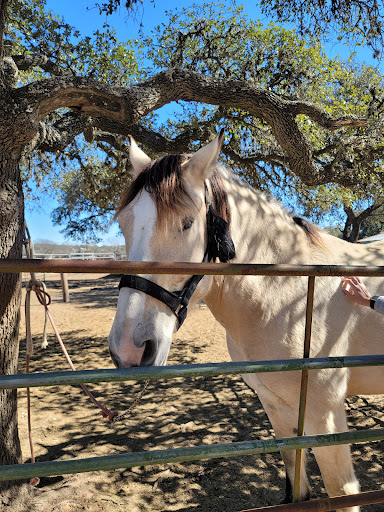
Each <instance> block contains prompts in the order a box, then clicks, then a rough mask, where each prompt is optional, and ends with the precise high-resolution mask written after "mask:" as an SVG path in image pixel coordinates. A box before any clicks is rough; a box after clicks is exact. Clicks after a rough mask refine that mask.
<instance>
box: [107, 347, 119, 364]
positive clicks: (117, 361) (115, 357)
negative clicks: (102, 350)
mask: <svg viewBox="0 0 384 512" xmlns="http://www.w3.org/2000/svg"><path fill="white" fill-rule="evenodd" d="M109 355H110V356H111V359H112V362H113V364H114V365H115V366H116V368H121V365H120V360H119V358H118V357H117V356H116V354H114V353H113V352H112V350H109Z"/></svg>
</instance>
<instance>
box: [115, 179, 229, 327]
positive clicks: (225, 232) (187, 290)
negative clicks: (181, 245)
mask: <svg viewBox="0 0 384 512" xmlns="http://www.w3.org/2000/svg"><path fill="white" fill-rule="evenodd" d="M205 203H206V205H207V248H206V250H205V254H204V258H203V263H206V262H209V261H212V260H215V259H216V258H219V259H220V261H221V262H223V263H226V262H227V261H229V260H231V259H233V258H235V256H236V253H235V246H234V243H233V240H232V238H231V235H230V233H229V226H228V223H227V222H226V221H225V220H224V219H223V218H222V217H219V215H218V214H217V213H216V211H215V210H214V208H213V206H212V204H211V202H210V200H209V194H208V189H207V187H205ZM203 277H204V275H194V276H192V277H191V278H190V279H189V280H188V281H187V282H186V283H185V286H184V287H183V289H182V290H179V291H175V292H169V291H168V290H166V289H165V288H163V287H162V286H160V285H158V284H156V283H154V282H152V281H150V280H149V279H146V278H145V277H140V276H138V275H135V274H134V275H132V274H125V275H123V276H122V277H121V279H120V283H119V290H120V289H121V288H132V289H134V290H138V291H140V292H144V293H146V294H147V295H150V296H151V297H154V298H155V299H157V300H159V301H160V302H162V303H163V304H165V305H166V306H168V307H169V308H170V310H171V311H172V312H173V313H174V314H175V315H176V318H177V320H178V327H177V329H180V327H181V325H182V324H183V322H184V320H185V318H186V316H187V312H188V309H187V308H188V304H189V301H190V299H191V297H192V295H193V293H194V291H195V290H196V288H197V285H198V284H199V283H200V281H201V280H202V279H203Z"/></svg>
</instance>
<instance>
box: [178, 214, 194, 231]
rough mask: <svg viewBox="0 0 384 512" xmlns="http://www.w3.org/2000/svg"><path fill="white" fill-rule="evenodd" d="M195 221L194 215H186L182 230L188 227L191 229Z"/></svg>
mask: <svg viewBox="0 0 384 512" xmlns="http://www.w3.org/2000/svg"><path fill="white" fill-rule="evenodd" d="M193 221H194V218H193V217H184V219H183V220H182V222H181V228H182V231H187V230H188V229H190V227H191V226H192V224H193Z"/></svg>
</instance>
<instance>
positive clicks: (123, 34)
mask: <svg viewBox="0 0 384 512" xmlns="http://www.w3.org/2000/svg"><path fill="white" fill-rule="evenodd" d="M192 3H196V4H203V3H204V1H203V0H197V1H195V2H192V1H191V2H183V1H181V0H155V3H152V2H149V0H144V4H143V6H142V7H139V8H138V11H137V13H136V15H135V16H133V17H131V16H130V17H129V16H127V13H126V11H125V9H124V8H121V10H120V12H118V13H116V14H114V15H113V16H111V17H108V23H109V24H110V25H111V26H113V28H114V29H115V30H116V32H117V34H118V37H119V39H120V40H124V39H134V38H135V37H138V36H139V29H140V23H142V25H143V27H144V29H143V30H144V32H145V33H148V32H150V30H151V29H152V28H153V27H155V26H157V25H159V24H160V23H162V22H165V21H166V15H165V11H167V10H175V9H177V8H179V9H180V8H183V7H187V6H188V5H191V4H192ZM239 3H240V2H239ZM94 4H95V0H66V1H65V2H63V1H62V0H47V6H48V8H49V9H51V10H52V11H53V12H55V13H57V14H59V15H61V16H63V17H64V18H65V20H66V22H67V23H70V24H71V25H73V26H75V27H76V28H77V29H79V30H80V32H81V33H82V35H91V34H92V32H93V31H94V30H96V29H98V28H99V29H100V28H101V27H102V25H103V21H104V20H105V19H106V17H105V15H100V14H99V10H98V8H97V7H94ZM122 4H124V2H122ZM87 8H88V9H87ZM244 12H245V13H246V14H248V15H249V16H250V17H251V18H253V19H261V20H262V21H263V22H264V23H265V24H268V22H269V20H268V19H266V18H265V17H263V16H262V15H261V13H260V10H259V9H258V7H257V2H256V0H255V1H252V0H247V2H244ZM326 51H327V54H328V55H329V56H335V55H337V54H341V55H342V56H343V57H344V58H348V57H349V55H350V53H351V52H352V51H353V48H349V47H348V46H345V45H343V44H340V43H338V44H336V43H335V44H329V45H327V46H326ZM356 57H357V59H358V61H360V62H363V61H366V62H367V63H370V64H373V65H377V62H371V52H370V50H369V49H366V48H363V47H360V48H358V52H357V55H356ZM42 199H43V200H41V201H39V203H38V204H33V203H31V202H27V203H26V211H25V216H26V221H27V224H28V226H29V230H30V232H31V236H32V240H35V241H36V240H38V239H45V240H51V241H54V242H56V243H66V242H67V243H70V242H71V241H70V240H65V239H64V237H63V235H61V233H60V229H61V228H60V227H59V226H54V225H53V224H52V221H51V218H50V214H51V212H52V210H53V209H54V208H55V207H56V206H57V203H56V201H55V199H54V198H51V197H49V196H47V197H43V198H42ZM103 243H107V244H115V243H123V238H122V237H121V235H119V232H118V228H117V225H116V223H115V224H114V225H112V226H111V228H110V230H109V232H108V234H106V235H105V236H104V237H103Z"/></svg>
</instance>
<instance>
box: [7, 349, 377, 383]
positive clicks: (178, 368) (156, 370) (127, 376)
mask: <svg viewBox="0 0 384 512" xmlns="http://www.w3.org/2000/svg"><path fill="white" fill-rule="evenodd" d="M359 366H384V354H383V355H378V356H348V357H347V356H344V357H318V358H308V359H280V360H273V361H255V362H248V361H244V362H243V361H242V362H228V363H208V364H185V365H169V366H153V367H137V368H120V369H113V370H112V369H111V370H109V369H108V370H106V369H101V370H78V371H76V372H71V371H65V372H44V373H37V372H36V373H20V374H17V375H0V390H1V389H16V388H36V387H45V386H64V385H78V384H97V383H100V382H124V381H145V380H158V379H177V378H188V377H214V376H217V375H241V374H243V373H267V372H289V371H295V370H296V371H302V370H321V369H323V368H356V367H359Z"/></svg>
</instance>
